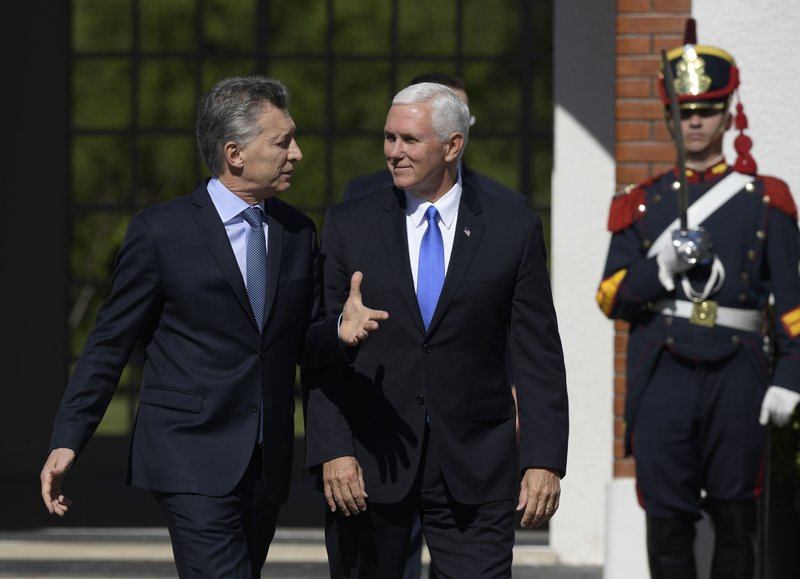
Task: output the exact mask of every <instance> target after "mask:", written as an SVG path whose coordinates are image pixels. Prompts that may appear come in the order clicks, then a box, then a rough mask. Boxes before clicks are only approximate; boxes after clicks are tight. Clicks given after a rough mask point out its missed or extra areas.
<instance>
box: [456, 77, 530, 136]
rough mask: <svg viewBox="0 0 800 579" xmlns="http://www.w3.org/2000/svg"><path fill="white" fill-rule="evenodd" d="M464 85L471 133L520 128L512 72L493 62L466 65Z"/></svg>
mask: <svg viewBox="0 0 800 579" xmlns="http://www.w3.org/2000/svg"><path fill="white" fill-rule="evenodd" d="M464 84H465V86H466V88H467V94H468V95H469V108H470V111H471V112H472V114H473V115H474V116H475V125H474V126H473V127H472V132H474V133H475V134H476V135H477V134H480V133H486V132H495V133H496V132H498V131H508V132H512V133H516V132H517V131H519V129H520V125H519V124H520V119H521V114H520V111H521V106H522V105H521V95H520V84H519V80H518V78H517V75H516V74H515V73H514V72H513V70H512V69H510V68H508V67H505V66H501V65H498V64H496V63H485V64H484V63H476V64H468V65H466V67H465V71H464Z"/></svg>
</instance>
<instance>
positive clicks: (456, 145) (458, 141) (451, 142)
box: [444, 133, 464, 162]
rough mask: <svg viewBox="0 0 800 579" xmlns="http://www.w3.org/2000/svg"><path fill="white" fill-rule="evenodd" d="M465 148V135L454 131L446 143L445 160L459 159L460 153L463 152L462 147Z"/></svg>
mask: <svg viewBox="0 0 800 579" xmlns="http://www.w3.org/2000/svg"><path fill="white" fill-rule="evenodd" d="M463 148H464V135H462V134H461V133H453V134H452V135H450V138H448V139H447V143H446V144H445V154H444V159H445V161H448V162H449V161H454V160H456V159H458V157H459V154H460V153H461V149H463Z"/></svg>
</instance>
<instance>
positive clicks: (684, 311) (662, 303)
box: [653, 300, 763, 332]
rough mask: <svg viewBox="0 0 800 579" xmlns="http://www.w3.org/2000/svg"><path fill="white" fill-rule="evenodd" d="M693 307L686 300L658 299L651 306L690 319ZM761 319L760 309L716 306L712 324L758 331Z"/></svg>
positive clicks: (655, 310)
mask: <svg viewBox="0 0 800 579" xmlns="http://www.w3.org/2000/svg"><path fill="white" fill-rule="evenodd" d="M693 308H694V304H693V303H692V302H690V301H686V300H659V301H658V302H656V303H655V305H654V306H653V311H654V312H655V313H657V314H661V315H663V316H670V317H675V318H686V319H690V318H691V317H692V309H693ZM762 321H763V313H762V311H761V310H743V309H739V308H725V307H722V306H717V318H716V321H715V323H714V324H715V325H717V326H725V327H726V328H733V329H734V330H741V331H743V332H759V331H761V324H762Z"/></svg>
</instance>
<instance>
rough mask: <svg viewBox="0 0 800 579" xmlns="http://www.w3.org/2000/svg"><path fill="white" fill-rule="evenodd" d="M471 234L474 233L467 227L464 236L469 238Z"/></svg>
mask: <svg viewBox="0 0 800 579" xmlns="http://www.w3.org/2000/svg"><path fill="white" fill-rule="evenodd" d="M470 233H472V232H471V231H470V230H469V227H467V226H464V235H466V236H467V237H469V235H470Z"/></svg>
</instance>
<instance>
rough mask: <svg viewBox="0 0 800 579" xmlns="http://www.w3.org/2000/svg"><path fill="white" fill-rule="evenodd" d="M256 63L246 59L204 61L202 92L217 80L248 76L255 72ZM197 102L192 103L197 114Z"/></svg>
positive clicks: (193, 111) (193, 112)
mask: <svg viewBox="0 0 800 579" xmlns="http://www.w3.org/2000/svg"><path fill="white" fill-rule="evenodd" d="M255 71H256V70H255V64H254V63H253V61H252V60H245V59H229V60H220V59H209V60H207V61H205V62H204V63H203V87H202V92H203V93H205V92H206V91H207V90H208V89H210V88H211V87H212V86H214V84H215V83H217V81H220V80H222V79H223V78H228V77H229V76H247V75H250V74H255ZM196 105H197V103H192V114H193V115H194V114H195V110H196V108H195V107H196Z"/></svg>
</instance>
